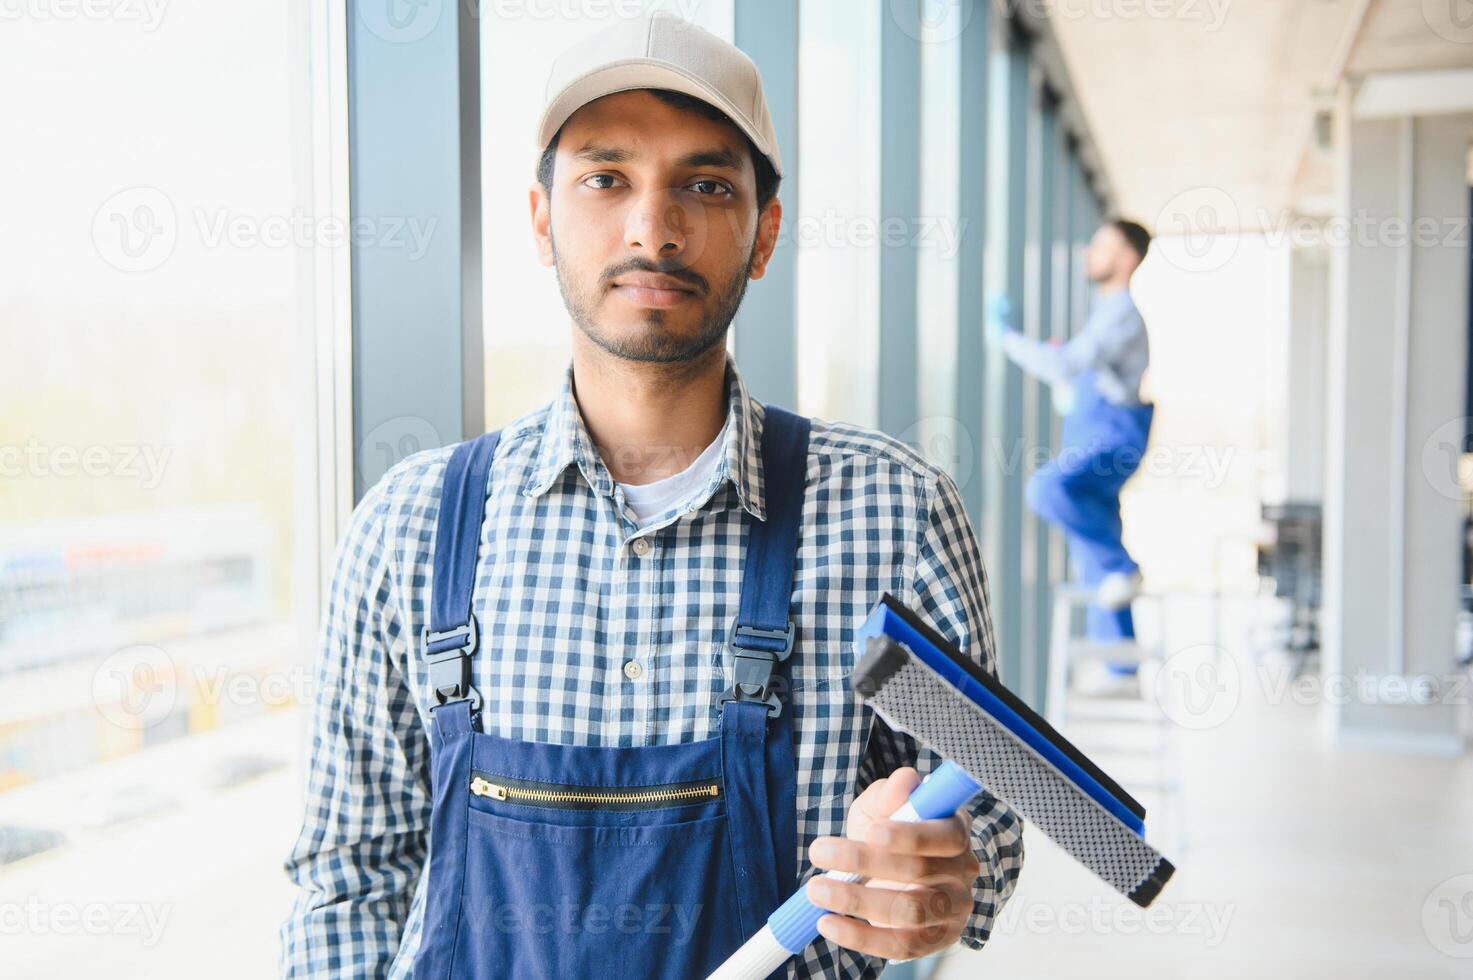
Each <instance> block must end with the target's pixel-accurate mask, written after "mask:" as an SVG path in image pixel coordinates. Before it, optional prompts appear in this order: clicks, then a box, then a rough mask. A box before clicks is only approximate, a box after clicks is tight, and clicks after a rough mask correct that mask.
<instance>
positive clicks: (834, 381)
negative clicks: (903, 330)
mask: <svg viewBox="0 0 1473 980" xmlns="http://www.w3.org/2000/svg"><path fill="white" fill-rule="evenodd" d="M798 35H799V56H798V118H799V119H800V120H801V125H800V126H799V131H798V184H799V187H800V188H801V197H800V199H799V201H798V209H797V211H796V212H795V211H794V210H789V211H788V212H786V213H785V214H784V215H783V223H784V225H786V230H785V231H784V236H785V239H786V240H788V241H792V242H794V243H796V244H797V246H798V257H797V280H798V282H797V293H798V323H797V332H798V411H799V412H800V413H802V414H804V415H815V416H820V417H824V418H831V419H842V420H844V421H846V422H854V423H857V424H859V425H867V426H874V425H877V424H878V422H879V400H878V396H877V392H876V384H877V381H878V377H879V343H880V336H879V268H880V264H879V263H880V251H879V246H880V241H881V235H882V233H883V227H882V223H881V221H880V217H881V216H880V169H879V168H880V154H879V147H880V142H879V140H880V134H879V112H878V107H879V104H880V70H879V68H880V17H879V16H877V15H876V14H875V13H874V12H871V13H870V14H869V16H855V9H854V6H853V5H852V4H850V3H844V2H840V0H825V2H813V3H803V4H801V5H800V6H799V18H798ZM738 347H740V344H738Z"/></svg>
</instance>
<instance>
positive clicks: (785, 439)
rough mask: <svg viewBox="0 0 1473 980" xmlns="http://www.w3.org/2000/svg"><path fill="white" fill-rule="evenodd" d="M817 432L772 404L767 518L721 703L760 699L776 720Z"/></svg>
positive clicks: (747, 564) (747, 570) (747, 578)
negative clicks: (812, 439) (812, 438)
mask: <svg viewBox="0 0 1473 980" xmlns="http://www.w3.org/2000/svg"><path fill="white" fill-rule="evenodd" d="M811 427H812V423H811V422H810V421H809V420H808V419H807V418H804V417H803V416H800V415H795V414H793V413H792V412H789V411H786V410H784V409H781V408H777V407H774V406H771V405H769V406H767V409H766V414H765V416H764V419H763V425H762V473H763V477H762V484H763V492H764V495H765V497H766V505H767V508H766V509H767V519H766V520H765V521H752V522H750V528H749V529H748V531H747V545H746V556H745V558H744V559H743V562H742V593H741V604H740V607H739V609H738V611H737V617H736V619H735V620H734V621H733V622H732V624H731V632H730V634H729V636H728V638H727V645H728V646H729V647H730V648H731V650H732V654H733V664H732V669H733V674H734V678H733V683H732V686H731V687H729V688H727V690H726V691H725V692H724V693H723V694H722V695H721V696H720V697H719V698H718V699H717V702H716V703H717V704H718V705H725V704H726V703H727V702H728V701H737V702H745V701H753V702H757V703H759V704H765V705H766V706H767V713H768V715H769V716H771V717H777V716H778V715H780V714H781V713H782V699H781V698H780V697H779V695H778V692H777V691H776V690H774V688H775V687H782V688H785V687H786V684H785V683H779V684H776V685H774V683H773V681H774V680H775V679H778V680H780V681H785V680H786V676H787V670H786V665H787V661H788V659H789V658H790V657H791V656H792V653H793V621H792V620H791V619H789V618H788V607H789V605H790V604H791V603H792V597H793V566H794V565H795V563H796V558H797V554H798V526H799V520H800V518H801V516H802V513H803V489H804V483H805V482H806V479H805V478H806V473H807V467H808V433H809V430H810V428H811ZM775 675H776V676H775Z"/></svg>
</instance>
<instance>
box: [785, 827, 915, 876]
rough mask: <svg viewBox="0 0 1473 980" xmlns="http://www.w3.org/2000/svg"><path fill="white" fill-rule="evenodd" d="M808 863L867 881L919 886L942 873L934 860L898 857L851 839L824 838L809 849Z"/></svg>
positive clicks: (913, 856) (904, 855) (905, 856)
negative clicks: (906, 883)
mask: <svg viewBox="0 0 1473 980" xmlns="http://www.w3.org/2000/svg"><path fill="white" fill-rule="evenodd" d="M808 859H809V860H810V861H812V862H813V865H814V867H818V868H822V869H823V870H825V871H851V872H853V873H855V874H858V875H862V876H864V877H865V878H884V879H887V880H889V881H903V882H916V881H921V880H922V879H923V878H925V877H926V876H927V875H931V874H934V873H935V872H936V871H937V870H938V869H936V868H934V867H933V866H932V862H933V860H934V859H933V858H927V857H922V856H921V855H918V854H897V853H895V852H893V851H887V850H885V849H884V848H880V847H875V846H874V845H873V844H866V843H864V842H862V841H857V840H853V839H851V838H848V837H820V838H819V839H818V840H816V841H814V842H813V845H812V846H811V847H809V848H808Z"/></svg>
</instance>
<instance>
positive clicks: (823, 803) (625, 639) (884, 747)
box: [281, 354, 1023, 978]
mask: <svg viewBox="0 0 1473 980" xmlns="http://www.w3.org/2000/svg"><path fill="white" fill-rule="evenodd" d="M726 377H727V403H728V421H729V423H730V424H729V425H727V426H726V428H725V434H724V437H723V439H724V445H723V446H722V449H721V459H720V461H719V463H718V465H717V467H716V471H715V473H714V474H713V476H712V477H711V479H710V481H708V482H707V483H706V484H705V485H704V486H702V487H701V488H699V490H698V491H697V492H696V493H694V494H693V495H692V496H690V497H688V498H687V499H686V500H685V501H684V502H682V503H678V504H676V505H675V506H673V507H671V508H670V509H668V510H667V511H665V512H664V513H663V514H661V515H659V516H657V517H655V518H654V519H653V520H651V521H650V522H649V523H648V524H646V525H645V526H644V527H643V528H637V527H636V525H635V522H634V521H633V520H631V519H630V518H629V517H628V516H627V515H625V514H624V513H623V510H624V501H623V494H622V490H621V488H620V487H619V486H618V485H617V484H616V482H615V481H614V479H613V477H612V476H611V475H610V473H609V470H608V469H607V468H606V467H605V465H604V463H603V461H602V460H601V459H600V456H599V453H598V452H597V451H596V450H595V448H594V445H593V442H592V439H591V438H590V436H589V433H588V430H587V428H586V426H585V425H584V423H583V419H582V417H581V415H580V414H579V410H578V406H577V402H576V399H575V397H574V387H573V373H572V367H571V365H570V366H569V368H568V369H567V371H566V373H565V375H564V380H563V384H562V388H561V390H560V392H559V394H558V396H557V397H556V398H555V399H554V400H553V401H552V402H551V403H550V404H549V405H545V406H543V407H542V408H540V409H537V410H536V411H533V412H531V413H529V414H527V415H524V416H522V417H521V418H519V419H518V420H516V421H515V422H513V423H512V424H511V425H509V426H507V427H506V428H505V429H504V430H503V433H502V438H501V444H500V446H499V448H498V450H497V453H496V458H495V462H494V464H493V466H492V471H491V489H490V491H489V494H488V499H487V502H486V523H485V525H484V526H483V528H482V536H481V545H480V549H481V559H480V568H479V570H478V573H477V580H476V592H475V608H476V610H477V618H478V619H479V622H480V628H481V637H482V639H481V644H480V646H479V647H478V648H477V650H476V652H475V655H474V659H473V670H474V672H475V673H474V683H475V685H476V687H477V689H478V690H479V691H481V693H482V694H483V696H484V699H485V706H484V708H483V711H482V725H483V729H484V730H485V731H488V732H492V733H494V734H496V735H500V736H503V737H506V738H515V739H525V740H531V741H539V742H553V743H563V744H577V745H623V746H628V745H661V744H668V743H683V742H692V741H696V740H699V739H704V738H708V737H710V736H712V735H714V734H715V733H716V731H717V722H718V717H717V712H716V709H715V703H716V697H717V695H719V694H720V693H721V692H722V691H723V690H724V689H725V688H726V687H727V686H728V685H729V683H730V672H729V667H730V665H729V663H728V662H727V661H728V659H729V658H728V656H727V651H726V643H725V640H726V632H727V630H728V628H729V627H730V624H731V621H732V619H733V617H734V616H735V615H736V612H737V602H738V597H739V595H740V591H741V574H742V553H743V552H742V549H743V543H744V535H743V522H742V511H743V510H746V511H747V512H749V513H751V514H752V515H753V516H754V517H756V518H757V519H763V517H764V513H763V499H764V498H763V487H762V479H763V474H762V460H761V454H760V451H759V450H760V446H761V430H762V420H763V413H764V409H763V406H762V405H761V404H760V403H758V402H756V401H753V400H752V399H751V398H750V397H749V396H748V394H747V389H746V386H745V384H743V382H742V379H741V376H740V375H739V374H738V372H737V369H736V363H735V361H734V359H732V358H731V356H730V355H729V354H728V356H727V376H726ZM450 454H451V449H450V447H446V448H442V449H434V450H429V451H427V452H422V453H417V454H415V455H413V456H410V457H409V458H407V459H405V460H404V461H403V462H402V463H399V464H398V465H396V466H395V467H393V468H392V469H391V470H390V471H389V472H388V473H386V474H385V475H384V477H383V479H382V480H380V481H379V482H378V483H377V484H376V485H375V486H374V487H373V488H372V489H370V490H369V491H368V493H367V494H366V495H365V496H364V498H363V500H362V501H361V502H360V503H359V505H358V507H357V508H356V509H355V511H354V513H353V517H352V520H351V522H350V525H349V528H348V531H347V534H346V536H345V537H344V539H343V541H342V543H341V545H340V546H339V549H338V553H337V559H336V568H335V571H334V574H333V580H332V586H331V594H330V596H329V598H328V605H327V612H326V616H325V619H324V623H323V629H322V633H321V639H320V644H321V652H320V656H321V660H320V661H319V663H318V664H317V668H316V683H317V687H316V696H315V699H314V706H313V709H312V711H313V713H312V719H311V760H310V768H309V772H308V775H307V785H306V815H305V818H304V821H303V826H302V830H301V834H300V837H299V838H298V840H297V842H296V845H295V846H294V848H293V849H292V851H291V854H290V856H289V857H288V858H287V860H286V865H285V866H286V871H287V873H288V875H289V876H290V877H291V879H292V880H293V881H294V882H295V883H296V884H297V885H298V886H299V888H298V891H297V894H296V899H295V904H294V907H293V910H292V912H291V915H290V917H289V918H288V919H287V920H286V922H285V923H283V925H282V929H281V940H282V951H281V966H282V972H283V974H284V975H286V976H290V977H314V978H315V977H378V976H383V975H385V974H387V976H389V977H393V978H397V977H405V976H408V975H409V973H410V970H411V967H412V966H413V962H414V956H415V953H416V952H417V951H418V948H419V939H420V929H421V925H422V919H423V915H424V905H425V888H424V880H425V878H424V876H425V869H426V867H427V865H428V862H427V860H426V856H427V846H428V832H429V826H430V806H431V799H432V797H431V789H430V749H429V739H428V734H427V726H428V724H429V709H430V707H431V705H432V704H433V703H434V701H433V696H432V694H431V690H430V686H429V680H428V672H427V670H426V666H425V663H424V660H423V655H422V651H421V650H420V649H419V644H418V643H417V638H418V637H419V636H420V635H421V631H422V630H423V628H424V627H425V626H426V625H427V623H428V615H429V606H430V570H431V564H432V563H431V553H430V552H431V546H432V544H433V540H434V534H435V518H434V515H435V513H436V512H437V510H438V503H439V496H440V484H441V481H442V479H443V476H444V472H445V465H446V462H447V461H448V460H449V458H450ZM887 591H888V592H890V593H892V594H894V595H895V596H896V597H897V598H898V599H900V600H902V601H904V602H905V603H907V604H908V605H910V606H911V607H912V608H914V609H916V610H917V611H918V612H919V613H920V614H921V615H922V616H923V617H924V618H926V619H927V620H928V621H929V622H930V623H931V624H932V625H933V626H935V628H936V629H937V630H938V631H940V633H941V634H942V635H943V636H946V637H947V638H949V639H950V640H952V641H953V642H954V643H956V644H957V646H958V647H959V648H960V649H962V650H964V651H966V653H967V654H968V655H969V656H971V657H974V658H976V660H977V661H978V662H979V663H980V664H981V665H982V666H983V667H984V668H985V669H987V670H988V671H994V670H995V667H994V656H993V637H992V622H991V615H990V612H989V608H988V592H987V579H986V575H985V572H984V571H983V567H982V557H981V554H980V551H979V548H978V543H977V539H976V535H975V534H974V532H973V530H972V525H971V523H970V521H969V520H968V517H967V514H966V512H965V510H964V509H963V506H962V501H961V497H960V495H959V493H958V491H957V487H956V484H955V483H954V482H953V481H952V479H951V478H950V477H949V476H947V475H946V474H944V473H942V472H941V471H939V470H937V469H936V468H935V467H933V466H930V465H928V464H927V463H926V462H925V461H924V460H923V459H921V458H920V457H919V456H918V455H917V454H916V453H914V452H912V451H911V450H910V449H909V448H907V447H906V446H905V445H903V444H902V443H900V442H898V441H896V440H894V439H892V438H890V437H888V436H886V435H884V434H882V433H879V432H874V431H872V430H868V429H863V428H860V427H858V426H853V425H846V424H842V423H837V422H827V421H823V420H817V419H815V420H814V422H813V429H812V434H811V436H810V441H809V446H808V466H807V490H806V493H805V495H804V501H803V518H802V530H801V532H800V538H799V551H798V560H797V568H796V571H795V576H794V599H793V609H794V615H795V622H796V626H797V636H798V646H797V647H796V649H795V650H794V661H793V667H792V673H793V676H792V699H793V702H794V703H793V709H792V710H793V712H794V730H793V737H794V753H795V757H796V764H797V806H798V819H797V827H798V844H799V854H798V867H799V870H800V872H801V873H802V874H803V875H804V876H805V878H806V876H807V875H808V874H810V873H811V871H812V868H811V866H810V865H809V864H808V862H807V849H808V845H809V844H810V843H812V841H813V840H814V838H816V837H819V836H822V835H825V834H842V833H843V828H844V815H845V812H846V810H847V808H848V806H849V804H850V803H851V802H852V801H853V799H854V797H855V796H856V795H857V794H858V793H859V792H860V791H861V790H862V789H863V788H864V787H865V786H866V785H868V784H869V783H870V782H871V781H872V780H873V779H875V778H878V777H880V776H883V775H885V774H887V773H889V772H890V771H891V770H893V769H894V768H896V767H897V766H900V765H905V764H913V765H915V766H916V767H917V768H918V769H919V770H920V771H921V772H922V773H925V772H928V771H930V769H931V768H932V767H933V766H934V765H936V763H937V762H938V761H939V760H938V759H937V758H936V757H935V756H934V755H933V754H932V753H930V752H929V751H926V750H919V751H918V749H917V747H916V745H915V743H914V742H912V741H911V740H910V739H909V738H907V737H905V736H897V735H896V734H895V733H894V732H892V731H890V730H889V728H888V727H887V726H886V725H885V723H884V722H882V721H880V720H878V719H876V718H874V717H873V715H872V714H871V712H870V711H869V709H868V708H866V707H864V706H863V705H861V704H860V703H859V702H858V701H857V700H856V699H855V698H854V696H853V695H852V694H851V693H850V691H849V688H848V685H847V675H848V674H849V671H850V666H851V664H852V661H853V659H854V653H853V644H852V641H853V631H854V629H855V628H856V627H857V626H858V625H859V624H860V623H861V622H863V620H864V618H865V616H866V615H867V614H868V613H869V611H870V608H871V606H873V605H874V603H875V602H876V600H878V599H879V598H880V595H881V594H882V593H884V592H887ZM630 662H636V663H638V664H639V665H640V668H641V669H634V668H629V669H628V670H626V669H625V666H626V664H628V663H630ZM973 809H974V812H975V819H974V821H973V832H972V839H973V846H974V848H975V850H976V853H977V856H978V858H979V860H980V861H981V863H982V874H981V875H980V877H979V878H978V880H977V883H976V886H975V889H974V909H973V914H972V918H971V920H970V922H969V923H968V926H967V929H966V932H965V933H964V935H963V937H962V941H963V942H964V943H965V944H966V945H968V946H971V947H974V948H975V947H980V946H981V945H982V944H983V942H984V941H985V940H986V939H987V936H988V934H989V932H990V930H991V927H992V923H993V919H994V917H995V916H996V914H997V913H998V912H999V910H1000V909H1001V908H1002V905H1003V903H1004V901H1006V899H1007V898H1008V896H1009V895H1011V893H1012V891H1013V888H1014V884H1015V882H1016V879H1017V876H1018V873H1019V871H1020V869H1021V868H1022V864H1023V841H1022V824H1021V821H1020V820H1019V818H1018V817H1017V816H1016V814H1014V813H1013V812H1012V811H1011V810H1009V809H1008V808H1007V807H1006V806H1004V805H1003V804H1002V803H1000V802H998V801H997V800H995V799H994V798H992V797H991V796H988V795H986V794H983V795H981V796H979V797H978V798H977V800H976V801H974V803H973ZM882 966H883V961H881V960H877V959H874V958H871V957H865V956H861V955H859V954H856V953H853V952H850V951H848V950H844V949H840V948H838V947H835V946H833V945H832V944H830V943H829V942H828V941H827V940H824V939H822V938H820V939H819V941H818V942H816V943H814V944H813V945H812V946H810V947H809V948H808V950H807V951H806V952H805V953H804V955H803V957H802V958H801V960H800V959H797V958H795V959H794V960H793V961H792V965H791V966H790V970H789V975H790V976H794V977H843V978H858V977H873V976H876V975H877V974H878V973H879V971H880V969H881V968H882Z"/></svg>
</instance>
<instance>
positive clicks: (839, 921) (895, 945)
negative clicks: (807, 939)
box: [818, 914, 951, 960]
mask: <svg viewBox="0 0 1473 980" xmlns="http://www.w3.org/2000/svg"><path fill="white" fill-rule="evenodd" d="M818 931H819V934H820V935H822V936H823V937H824V938H825V939H827V940H829V942H832V943H836V944H838V945H840V946H843V947H844V948H845V949H852V950H854V951H855V952H856V953H866V954H868V955H870V956H879V957H882V958H884V959H887V960H913V959H915V958H916V957H918V956H925V955H926V954H927V953H933V952H935V951H936V950H938V949H941V948H943V947H944V946H949V945H950V944H951V943H950V942H949V940H950V938H951V936H950V932H949V931H948V930H947V929H945V928H943V927H941V926H930V927H928V928H925V929H888V928H886V927H884V926H875V925H870V924H869V923H868V922H864V921H863V920H860V919H855V918H851V917H849V916H847V915H833V914H830V915H826V916H824V917H823V918H821V919H819V920H818Z"/></svg>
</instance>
